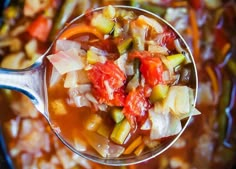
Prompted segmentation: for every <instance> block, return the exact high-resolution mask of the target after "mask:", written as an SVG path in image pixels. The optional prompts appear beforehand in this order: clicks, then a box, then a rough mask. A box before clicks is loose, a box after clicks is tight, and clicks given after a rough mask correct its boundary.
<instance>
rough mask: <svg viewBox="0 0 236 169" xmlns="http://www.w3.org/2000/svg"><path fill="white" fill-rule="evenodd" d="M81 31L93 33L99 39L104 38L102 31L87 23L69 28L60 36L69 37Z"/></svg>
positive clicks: (60, 37)
mask: <svg viewBox="0 0 236 169" xmlns="http://www.w3.org/2000/svg"><path fill="white" fill-rule="evenodd" d="M81 33H91V34H93V35H95V36H96V37H98V38H99V39H103V35H102V33H101V32H99V31H98V30H97V29H95V28H93V27H91V26H87V25H77V26H75V27H72V28H69V29H67V30H66V31H65V32H63V33H62V34H61V35H60V36H59V39H68V38H70V37H72V36H74V35H77V34H81Z"/></svg>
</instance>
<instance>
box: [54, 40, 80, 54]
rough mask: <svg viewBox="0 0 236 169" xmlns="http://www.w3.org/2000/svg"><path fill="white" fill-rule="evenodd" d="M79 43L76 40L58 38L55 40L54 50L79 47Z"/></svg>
mask: <svg viewBox="0 0 236 169" xmlns="http://www.w3.org/2000/svg"><path fill="white" fill-rule="evenodd" d="M80 47H81V45H80V43H78V42H75V41H71V40H66V39H58V40H57V41H56V48H55V51H56V52H59V51H67V50H69V49H71V48H75V49H80Z"/></svg>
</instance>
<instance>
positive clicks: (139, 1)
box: [0, 0, 236, 169]
mask: <svg viewBox="0 0 236 169" xmlns="http://www.w3.org/2000/svg"><path fill="white" fill-rule="evenodd" d="M108 4H124V5H132V6H137V7H140V8H144V9H147V10H149V11H151V12H154V13H156V14H158V15H160V16H162V17H163V18H164V19H166V20H167V21H168V22H170V23H171V24H172V25H173V26H174V27H175V28H176V29H177V30H178V31H179V32H180V33H181V34H182V35H183V37H184V38H185V40H186V41H187V43H188V45H189V46H190V48H191V50H192V52H193V55H194V58H195V60H196V63H197V69H198V73H199V81H200V84H199V92H198V100H197V108H198V109H199V110H200V111H201V112H202V114H201V115H200V116H196V117H194V118H192V121H191V123H190V125H189V127H188V128H187V130H186V131H185V132H184V134H183V135H182V136H181V137H180V139H179V140H178V141H177V142H176V143H175V144H174V145H173V146H172V147H171V148H170V149H169V150H167V151H166V152H165V153H164V154H162V155H160V156H158V157H156V158H154V159H152V160H149V161H146V162H144V163H141V164H138V165H131V166H123V167H110V166H102V165H100V164H96V163H93V162H90V161H87V160H85V159H83V158H81V157H80V156H77V155H75V154H73V153H72V152H71V151H70V150H68V149H67V148H66V147H65V146H64V145H63V144H62V143H61V142H60V141H59V140H58V139H57V138H56V136H55V135H54V134H53V133H52V132H51V129H50V128H49V126H48V124H47V122H46V120H45V119H44V118H43V117H42V115H41V114H40V113H39V112H37V111H36V109H35V108H34V106H33V105H32V103H31V102H30V101H29V99H28V98H27V97H26V96H24V95H22V94H20V93H17V92H14V91H9V90H1V94H0V105H1V111H0V122H1V127H0V129H1V146H2V149H3V152H2V155H1V158H0V168H4V169H5V168H6V169H7V168H8V167H13V168H16V169H18V168H25V169H27V168H30V169H31V168H32V169H33V168H42V169H47V168H48V169H54V168H55V169H100V168H103V169H104V168H108V169H109V168H120V169H136V168H137V169H138V168H142V169H145V168H147V169H167V168H168V169H218V168H219V169H232V168H235V163H236V162H235V159H236V148H235V146H236V132H235V131H236V129H235V128H236V122H235V120H236V101H235V97H236V33H235V28H236V2H235V1H234V0H178V1H177V0H176V1H174V0H136V1H134V0H130V1H123V0H115V1H112V0H65V1H63V0H35V1H32V0H25V1H24V0H18V1H16V0H5V1H4V0H2V1H1V4H0V5H1V6H0V7H1V9H0V12H1V14H0V66H1V67H3V68H11V69H20V68H25V67H28V66H29V65H31V64H32V63H34V61H35V60H36V59H37V58H38V57H39V56H40V55H41V54H42V53H44V52H45V50H46V49H47V48H48V47H49V45H50V42H52V40H53V39H54V38H55V36H56V34H57V32H58V30H60V29H61V28H62V27H63V26H64V25H66V23H68V22H69V21H70V20H71V19H72V18H73V17H75V16H78V15H80V14H81V13H83V12H85V11H86V10H88V9H91V8H94V7H98V6H104V5H108ZM35 83H37V82H35ZM6 152H7V154H6ZM8 155H9V156H8ZM10 161H11V162H12V164H13V165H12V166H6V165H5V164H6V163H8V162H10Z"/></svg>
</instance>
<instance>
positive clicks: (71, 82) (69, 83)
mask: <svg viewBox="0 0 236 169" xmlns="http://www.w3.org/2000/svg"><path fill="white" fill-rule="evenodd" d="M77 80H78V75H77V72H76V71H72V72H68V73H67V74H66V78H65V82H64V87H65V88H71V87H76V86H77Z"/></svg>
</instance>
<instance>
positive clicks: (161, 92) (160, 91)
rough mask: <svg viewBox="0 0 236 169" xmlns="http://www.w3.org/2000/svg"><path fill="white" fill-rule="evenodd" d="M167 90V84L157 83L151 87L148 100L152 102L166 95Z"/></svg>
mask: <svg viewBox="0 0 236 169" xmlns="http://www.w3.org/2000/svg"><path fill="white" fill-rule="evenodd" d="M168 90H169V86H168V85H163V84H158V85H156V86H154V87H153V89H152V93H151V96H150V100H151V101H152V102H153V103H154V102H156V101H158V100H162V99H164V98H165V97H166V96H167V93H168Z"/></svg>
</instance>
